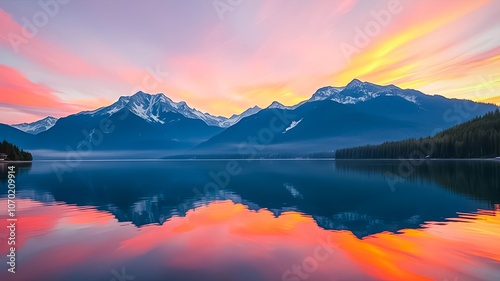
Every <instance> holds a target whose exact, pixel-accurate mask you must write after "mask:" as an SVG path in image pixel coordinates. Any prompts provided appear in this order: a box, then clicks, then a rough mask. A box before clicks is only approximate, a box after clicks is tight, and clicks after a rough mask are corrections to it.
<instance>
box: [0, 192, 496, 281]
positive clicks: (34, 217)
mask: <svg viewBox="0 0 500 281" xmlns="http://www.w3.org/2000/svg"><path fill="white" fill-rule="evenodd" d="M3 201H4V200H0V204H2V205H3V206H5V204H4V203H5V202H3ZM19 201H20V203H19V206H23V207H22V208H21V209H19V210H18V217H19V220H18V225H19V229H18V232H17V239H18V241H20V242H21V243H20V244H18V252H19V255H23V259H22V261H20V263H21V262H22V268H23V269H22V270H21V269H19V272H18V274H16V276H15V278H18V279H4V278H6V277H7V275H5V271H4V272H0V279H1V280H34V279H39V280H46V279H47V278H70V277H72V276H80V277H81V276H82V274H89V276H85V278H90V279H92V278H94V279H99V278H100V279H102V277H103V276H104V278H106V277H109V278H107V279H111V278H112V277H113V276H108V275H109V272H110V270H112V269H114V268H121V267H123V266H126V267H127V270H128V271H129V272H135V276H137V277H138V278H139V279H144V280H146V279H148V278H151V276H155V277H157V278H158V279H161V276H162V275H164V274H166V272H168V274H169V276H172V274H174V273H177V274H180V275H179V276H182V274H183V273H186V272H191V273H192V272H195V273H196V272H198V273H200V274H206V276H205V277H206V278H205V280H217V276H218V277H220V276H224V278H222V279H223V280H239V278H240V277H242V274H250V273H248V272H252V273H251V274H253V275H252V276H257V277H255V278H256V279H254V280H290V281H297V280H305V279H307V280H321V281H323V280H446V279H448V280H460V281H462V280H498V277H499V276H500V243H499V241H500V208H499V207H498V206H497V208H496V210H494V211H482V210H480V211H478V212H477V213H475V214H459V217H458V218H454V219H451V220H449V221H447V222H446V223H427V224H426V225H425V227H424V228H422V229H406V230H403V231H401V233H398V234H394V233H388V232H383V233H379V234H376V235H372V236H369V237H365V238H363V239H359V238H357V237H356V236H354V235H353V234H352V233H351V232H349V231H329V230H324V229H322V228H321V227H319V226H318V225H317V224H316V222H315V221H314V219H313V218H311V217H310V216H307V215H304V214H302V213H299V212H285V213H282V214H281V215H280V216H278V217H275V216H274V214H273V213H272V212H270V211H268V210H265V209H261V210H259V211H252V210H249V209H248V208H247V207H246V206H245V205H242V204H236V203H233V202H232V201H218V202H213V203H210V204H208V205H205V206H202V207H198V208H196V209H193V210H190V211H189V212H187V214H186V216H185V217H174V218H171V219H170V220H168V221H166V222H165V223H164V224H163V225H148V226H144V227H141V228H140V229H137V228H136V227H135V226H134V225H132V224H130V223H125V224H124V223H119V222H118V221H117V220H116V219H115V218H114V217H113V216H112V215H111V214H110V213H108V212H103V211H97V210H95V209H89V208H83V207H75V206H68V205H61V204H59V205H49V206H47V205H42V204H41V203H38V202H34V201H30V200H19ZM3 214H5V212H3V211H2V216H3V217H1V219H2V220H3V219H5V216H4V215H3ZM3 232H4V229H2V234H3ZM44 245H46V246H44ZM0 249H1V253H2V257H0V262H2V263H4V264H5V253H6V252H7V248H6V245H5V243H2V245H1V246H0ZM47 257H50V258H47ZM139 261H140V262H139ZM141 262H142V263H141ZM139 264H140V265H139ZM26 268H29V269H30V270H26ZM88 268H92V270H91V271H89V270H86V269H88ZM243 269H245V270H243ZM82 272H84V273H82ZM76 274H79V275H76ZM141 276H142V277H143V278H140V277H141ZM148 276H149V277H148ZM8 277H9V278H12V276H10V275H9V276H8ZM210 277H214V278H213V279H210ZM222 279H221V280H222ZM148 280H149V279H148ZM245 280H248V279H245Z"/></svg>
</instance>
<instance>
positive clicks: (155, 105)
mask: <svg viewBox="0 0 500 281" xmlns="http://www.w3.org/2000/svg"><path fill="white" fill-rule="evenodd" d="M124 108H126V109H128V110H129V111H130V112H132V113H134V114H135V115H137V116H139V117H141V118H142V119H144V120H146V121H148V122H155V123H161V124H164V123H165V122H166V121H167V120H163V119H162V118H161V114H162V113H165V112H173V113H179V114H181V115H183V116H184V117H186V118H191V119H200V120H202V121H204V122H205V123H206V124H207V125H210V126H217V127H222V128H227V127H229V126H231V125H234V124H235V123H236V122H238V121H239V120H240V119H241V118H244V117H246V116H249V115H252V114H255V113H257V112H258V111H259V110H260V108H258V107H253V108H250V109H248V110H246V111H245V112H243V113H241V114H239V115H233V116H232V117H231V118H226V117H222V116H213V115H211V114H209V113H205V112H201V111H199V110H197V109H196V108H191V107H189V105H188V104H187V103H186V102H184V101H180V102H174V101H173V100H171V99H170V98H169V97H167V96H166V95H164V94H163V93H158V94H148V93H144V92H142V91H139V92H137V93H136V94H134V95H132V96H123V97H120V98H119V99H118V101H117V102H115V103H113V104H112V105H110V106H106V107H101V108H99V109H96V110H93V111H84V112H81V113H79V114H88V115H92V116H110V115H112V114H114V113H115V112H117V111H119V110H122V109H124Z"/></svg>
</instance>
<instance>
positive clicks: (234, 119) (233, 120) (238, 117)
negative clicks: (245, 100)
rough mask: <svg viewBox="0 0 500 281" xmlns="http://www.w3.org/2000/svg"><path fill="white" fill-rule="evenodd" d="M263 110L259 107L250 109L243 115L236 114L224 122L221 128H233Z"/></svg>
mask: <svg viewBox="0 0 500 281" xmlns="http://www.w3.org/2000/svg"><path fill="white" fill-rule="evenodd" d="M261 110H262V109H261V108H260V107H258V106H254V107H250V108H249V109H247V110H245V111H243V112H242V113H241V114H234V115H233V116H231V117H229V118H228V119H227V120H225V121H223V122H222V123H221V127H223V128H227V127H231V126H232V125H234V124H236V123H238V122H239V121H240V120H241V119H243V118H245V117H247V116H251V115H254V114H255V113H257V112H259V111H261Z"/></svg>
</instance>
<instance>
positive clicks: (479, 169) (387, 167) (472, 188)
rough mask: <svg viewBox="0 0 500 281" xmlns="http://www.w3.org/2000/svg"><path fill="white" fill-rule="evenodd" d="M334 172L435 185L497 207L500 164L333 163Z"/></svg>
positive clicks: (442, 162) (444, 162)
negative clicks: (350, 172) (357, 173)
mask: <svg viewBox="0 0 500 281" xmlns="http://www.w3.org/2000/svg"><path fill="white" fill-rule="evenodd" d="M335 165H336V168H337V170H340V171H358V172H360V173H363V174H365V175H369V174H383V175H385V177H386V179H387V180H388V181H391V180H392V181H394V182H395V183H396V184H395V188H397V186H398V183H399V182H400V181H428V182H435V183H437V184H439V185H440V186H441V187H443V188H446V189H448V190H450V191H452V192H458V193H461V194H464V195H467V196H469V197H471V198H475V199H478V200H484V201H487V202H489V203H490V204H491V206H493V205H495V204H498V203H500V161H496V160H469V161H467V160H428V161H413V160H398V161H395V160H387V161H380V164H379V165H373V162H371V163H370V162H368V161H366V160H364V161H360V160H337V161H336V162H335Z"/></svg>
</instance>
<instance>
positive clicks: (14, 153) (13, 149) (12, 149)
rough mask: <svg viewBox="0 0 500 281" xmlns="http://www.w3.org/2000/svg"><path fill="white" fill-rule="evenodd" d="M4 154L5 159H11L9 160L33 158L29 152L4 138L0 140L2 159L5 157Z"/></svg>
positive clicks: (28, 159)
mask: <svg viewBox="0 0 500 281" xmlns="http://www.w3.org/2000/svg"><path fill="white" fill-rule="evenodd" d="M2 154H3V155H2ZM5 154H6V159H5V160H11V161H31V160H33V156H31V153H29V152H26V151H24V150H22V149H19V147H17V146H16V145H13V144H11V143H9V142H7V141H6V140H4V141H3V142H0V155H1V156H2V157H0V159H3V158H4V157H5Z"/></svg>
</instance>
